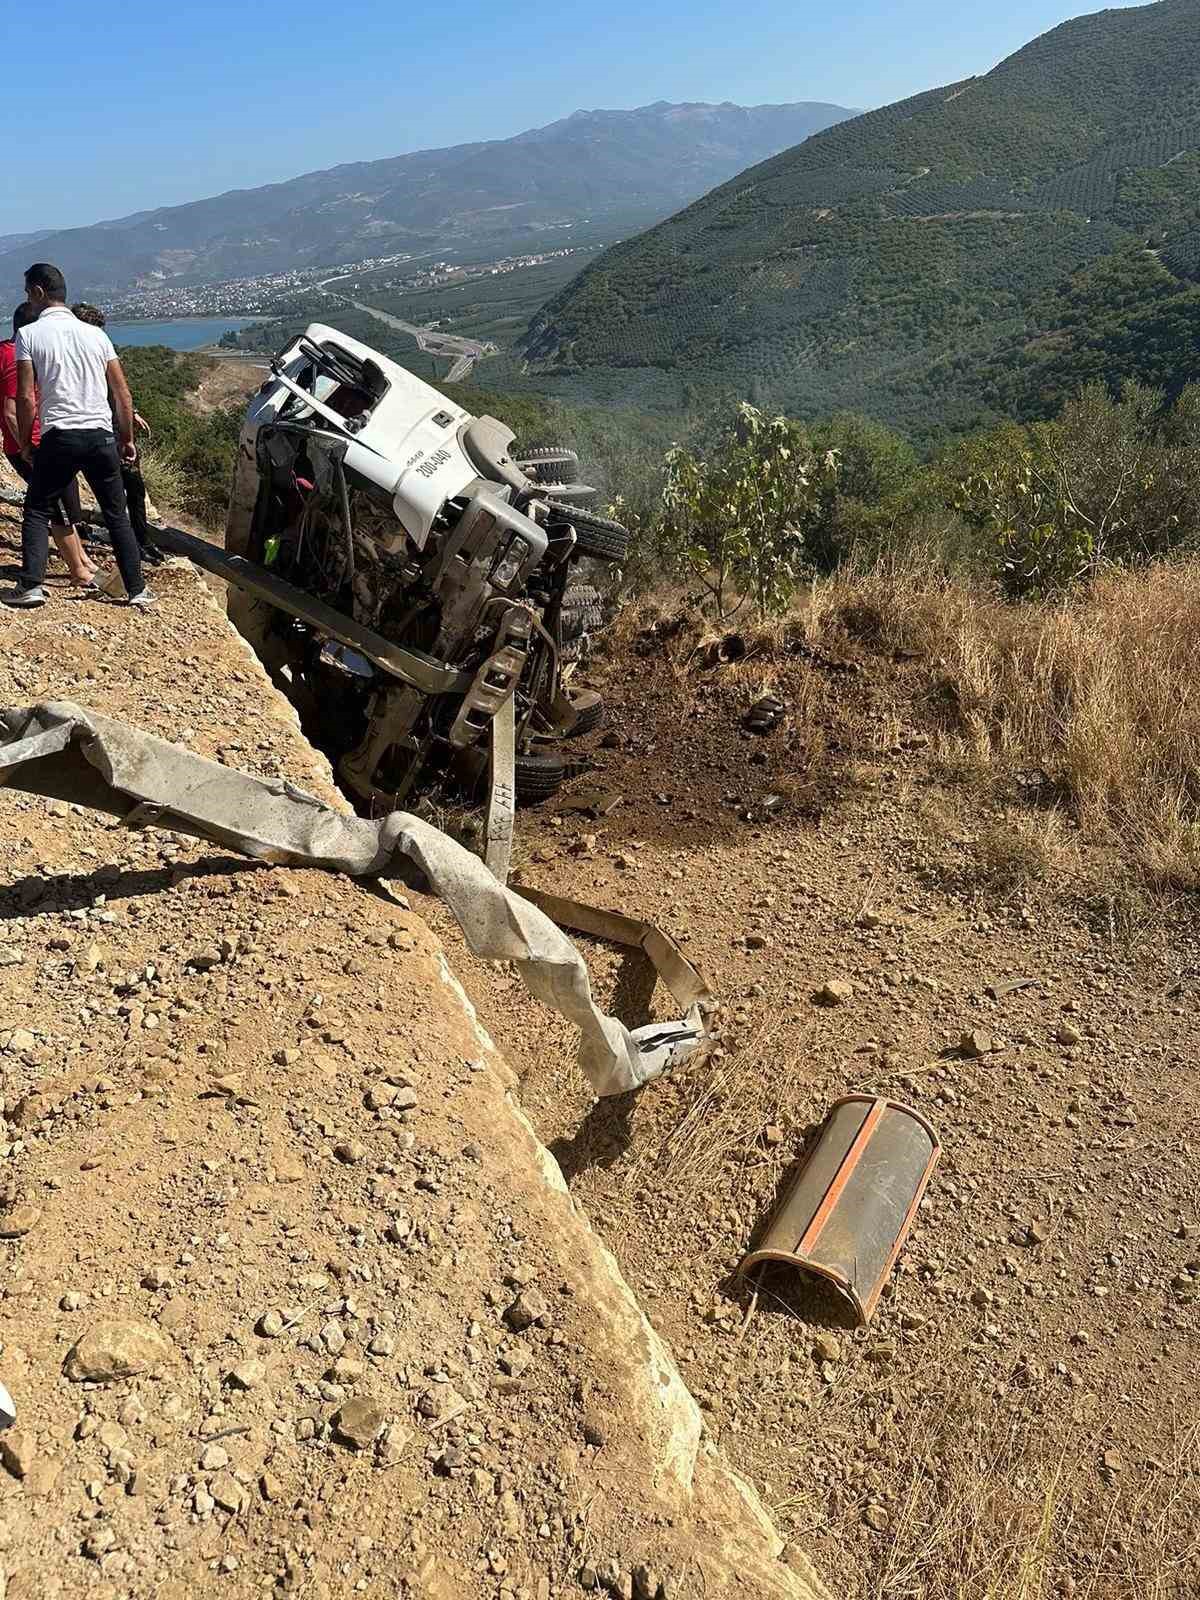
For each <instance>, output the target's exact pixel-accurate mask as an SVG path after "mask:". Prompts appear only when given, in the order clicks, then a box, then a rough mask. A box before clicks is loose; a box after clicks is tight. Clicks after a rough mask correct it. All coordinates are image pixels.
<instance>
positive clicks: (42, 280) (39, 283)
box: [25, 261, 67, 300]
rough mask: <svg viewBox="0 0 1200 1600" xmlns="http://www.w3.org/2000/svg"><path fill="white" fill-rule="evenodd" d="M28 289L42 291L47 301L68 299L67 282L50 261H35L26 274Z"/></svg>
mask: <svg viewBox="0 0 1200 1600" xmlns="http://www.w3.org/2000/svg"><path fill="white" fill-rule="evenodd" d="M25 287H26V289H40V290H41V291H42V293H43V294H44V295H45V296H46V299H47V300H65V299H66V298H67V280H66V279H65V278H64V277H63V275H62V273H61V272H60V271H59V270H58V268H57V267H52V266H51V265H50V263H49V262H48V261H35V262H34V264H33V265H32V266H31V267H30V268H29V270H28V271H27V272H26V274H25Z"/></svg>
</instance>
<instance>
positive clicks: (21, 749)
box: [0, 700, 708, 1097]
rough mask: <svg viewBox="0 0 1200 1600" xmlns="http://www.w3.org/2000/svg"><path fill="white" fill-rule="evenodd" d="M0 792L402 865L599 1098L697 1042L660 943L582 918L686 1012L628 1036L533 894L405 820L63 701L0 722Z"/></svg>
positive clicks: (266, 845) (305, 860)
mask: <svg viewBox="0 0 1200 1600" xmlns="http://www.w3.org/2000/svg"><path fill="white" fill-rule="evenodd" d="M0 785H5V786H7V787H9V788H13V789H19V790H23V791H25V792H27V793H31V794H41V795H48V796H50V797H52V798H54V799H59V800H68V801H72V802H74V803H75V804H78V805H85V806H88V807H90V808H92V809H94V810H97V811H104V812H107V813H109V814H110V815H112V816H117V817H120V818H121V819H122V820H123V821H124V822H125V823H126V824H127V825H128V826H130V827H145V826H158V827H162V828H168V829H172V830H174V831H175V832H178V833H184V834H188V835H190V836H191V837H192V838H196V839H203V840H205V841H207V842H209V843H212V844H218V845H221V846H222V847H223V848H225V849H229V850H233V851H236V852H237V853H238V854H239V855H243V856H247V857H249V858H250V859H251V860H255V861H265V862H270V863H272V864H275V865H279V866H296V867H318V868H324V869H325V870H327V871H331V872H345V873H348V874H349V875H350V876H352V877H356V878H371V877H383V876H387V875H389V873H391V872H392V871H394V870H396V869H397V868H398V867H399V866H400V865H401V864H402V863H404V862H407V863H410V864H411V865H412V866H415V867H416V868H418V869H419V870H420V871H421V872H422V873H423V874H424V876H425V878H426V879H427V880H428V882H429V884H430V886H431V888H432V890H433V892H434V893H435V894H437V895H438V896H439V898H441V899H442V900H444V901H445V902H446V904H447V906H448V907H449V909H450V910H451V912H452V913H453V914H454V916H455V918H456V920H457V921H458V924H459V926H460V927H461V928H462V931H463V934H464V936H465V937H466V941H467V944H468V945H469V947H470V949H471V950H472V952H473V953H474V954H475V955H477V956H480V957H482V958H483V959H485V960H489V961H511V962H513V963H514V965H515V966H516V968H517V971H518V972H519V973H520V975H521V978H522V979H523V981H524V983H525V986H526V988H527V989H528V990H529V992H530V994H531V995H533V997H534V998H535V999H536V1000H540V1001H541V1002H543V1003H544V1004H546V1005H549V1006H552V1007H554V1009H555V1010H556V1011H558V1012H560V1013H561V1014H562V1015H563V1016H564V1017H566V1018H567V1019H568V1020H569V1021H570V1022H573V1023H574V1024H575V1025H576V1027H578V1029H579V1031H580V1045H579V1065H580V1068H581V1069H582V1071H583V1073H584V1075H585V1076H586V1077H587V1079H588V1082H589V1083H590V1084H591V1086H592V1088H593V1089H594V1091H595V1092H596V1094H597V1095H598V1096H601V1097H605V1096H609V1095H618V1094H627V1093H629V1092H630V1091H631V1090H634V1089H640V1088H641V1087H642V1086H643V1085H644V1084H646V1083H649V1082H651V1080H653V1079H654V1078H657V1077H658V1076H659V1075H660V1074H661V1073H663V1072H664V1071H665V1070H666V1069H667V1068H668V1067H671V1066H674V1065H675V1064H677V1063H678V1062H680V1061H683V1060H685V1059H686V1058H687V1057H689V1056H690V1055H692V1054H693V1053H694V1052H695V1051H696V1050H697V1049H698V1048H699V1047H700V1046H701V1045H702V1044H703V1043H704V1042H705V1041H706V1039H707V1032H706V1026H705V1015H706V1011H707V1009H708V994H707V990H706V989H705V988H704V985H703V983H702V981H701V980H700V979H699V977H698V975H697V974H695V972H694V969H692V968H691V967H690V966H689V965H688V963H687V962H686V961H685V960H684V958H683V956H682V954H681V952H679V950H678V948H677V947H676V946H675V945H674V944H673V943H672V942H671V941H670V940H669V939H668V938H667V936H666V935H665V934H663V933H661V932H660V931H659V930H657V929H651V928H650V927H649V926H648V925H647V924H643V923H636V922H634V921H633V920H632V919H629V918H620V917H618V916H617V914H616V913H591V915H593V916H597V917H600V918H602V919H603V918H605V917H607V918H610V919H612V925H611V928H610V931H609V932H608V933H607V934H606V933H605V931H604V929H603V928H602V927H601V926H599V925H597V926H596V931H597V932H598V933H599V934H600V936H601V937H614V936H615V937H616V938H617V940H618V942H620V943H626V944H633V945H636V946H638V947H639V948H641V949H643V950H644V951H645V953H646V954H647V956H648V958H649V959H650V960H651V961H652V962H653V963H654V965H655V968H656V970H657V971H658V972H659V973H660V975H662V976H663V978H664V981H665V982H666V984H667V987H668V988H669V989H670V990H671V991H672V993H677V995H678V997H680V1003H681V1004H683V1005H686V1008H687V1014H686V1015H685V1016H684V1017H683V1018H682V1019H681V1020H680V1021H678V1022H675V1023H667V1024H664V1023H651V1024H648V1025H647V1026H645V1027H640V1028H635V1029H630V1028H627V1027H626V1026H625V1025H624V1023H622V1022H620V1021H618V1019H617V1018H616V1017H610V1016H606V1015H605V1014H604V1013H603V1012H602V1011H601V1010H600V1008H599V1007H598V1006H597V1005H596V1002H595V1000H594V999H593V997H592V990H591V982H590V980H589V977H588V971H587V967H586V965H585V964H584V961H583V958H582V957H581V955H580V954H579V952H578V950H576V948H575V946H574V945H573V944H572V943H571V941H570V940H569V939H568V938H567V937H566V935H565V934H564V933H563V932H562V931H561V930H560V929H559V928H558V927H556V926H555V923H554V922H553V921H552V920H551V917H550V916H548V915H547V914H546V912H545V911H543V910H540V909H539V908H538V906H537V905H536V904H534V903H533V898H532V894H531V895H530V896H523V895H521V894H518V893H517V892H515V891H514V890H511V889H508V888H506V887H505V886H504V885H503V884H502V883H500V882H499V881H498V880H497V879H496V878H495V876H494V875H493V874H492V873H491V872H490V871H489V870H488V868H487V867H486V866H485V864H484V863H483V862H482V861H480V860H479V859H478V858H477V857H476V856H474V855H472V854H471V853H470V851H468V850H465V849H464V848H463V847H462V846H461V845H459V844H456V843H455V842H454V840H452V839H450V838H448V837H447V835H446V834H444V833H442V832H440V831H439V830H438V829H437V828H434V827H432V826H431V825H430V824H429V823H427V822H423V821H422V820H421V819H420V818H419V817H415V816H412V815H411V814H410V813H408V812H404V811H398V812H393V813H392V814H391V815H390V816H387V817H384V818H382V819H381V820H379V821H367V820H366V819H364V818H362V817H355V816H347V815H345V814H344V813H342V812H340V811H337V810H335V809H334V808H333V807H332V806H329V805H326V804H325V803H324V802H323V801H321V800H318V799H316V798H315V797H314V796H312V795H310V794H306V793H305V792H304V791H303V790H301V789H298V788H296V787H294V786H293V785H292V784H290V783H287V782H284V781H282V780H278V779H269V778H261V777H256V776H255V775H254V774H252V773H247V772H239V771H236V770H235V769H233V768H231V767H225V766H222V765H221V764H220V763H219V762H215V761H209V760H206V759H205V758H204V757H203V756H198V755H195V754H194V753H193V752H192V751H190V750H185V749H182V748H181V747H180V746H178V745H173V744H170V743H168V741H167V740H165V739H159V738H157V737H155V736H154V735H153V734H149V733H145V732H143V731H142V730H140V729H137V728H132V727H130V726H129V725H128V724H127V723H124V722H118V721H116V720H115V719H113V718H110V717H103V716H99V715H97V714H95V713H93V712H90V711H86V710H84V709H83V708H82V707H81V706H78V705H75V704H74V703H73V702H72V701H69V700H54V701H45V702H43V703H42V704H40V705H35V706H30V707H26V708H17V709H10V710H6V711H0ZM543 903H545V902H544V901H543ZM562 904H563V905H564V906H566V907H568V908H569V907H570V906H571V904H572V903H569V902H563V903H562ZM574 909H575V910H576V911H578V912H580V913H582V912H584V911H585V910H586V908H583V907H575V908H574ZM576 925H577V926H578V925H579V924H578V923H576ZM588 931H591V930H588ZM689 974H691V976H690V977H689V976H688V975H689Z"/></svg>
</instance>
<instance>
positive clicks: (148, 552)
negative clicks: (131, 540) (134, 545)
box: [142, 544, 167, 567]
mask: <svg viewBox="0 0 1200 1600" xmlns="http://www.w3.org/2000/svg"><path fill="white" fill-rule="evenodd" d="M166 559H167V552H166V551H165V550H160V549H159V547H158V545H156V544H146V545H143V546H142V560H143V561H144V562H145V563H146V565H147V566H149V567H161V566H162V564H163V562H164V561H165V560H166Z"/></svg>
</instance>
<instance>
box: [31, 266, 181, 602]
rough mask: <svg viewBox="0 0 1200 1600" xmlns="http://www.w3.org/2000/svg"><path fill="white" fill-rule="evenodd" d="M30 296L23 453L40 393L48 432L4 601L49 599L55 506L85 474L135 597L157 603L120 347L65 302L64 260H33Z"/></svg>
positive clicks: (38, 456)
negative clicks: (128, 486) (133, 472)
mask: <svg viewBox="0 0 1200 1600" xmlns="http://www.w3.org/2000/svg"><path fill="white" fill-rule="evenodd" d="M25 297H26V299H27V300H28V301H29V303H30V305H31V306H33V308H34V309H35V310H36V311H37V313H38V318H37V321H36V322H32V323H29V324H28V325H27V326H26V327H24V328H22V329H21V330H20V332H19V333H18V335H17V345H16V360H17V429H18V436H19V442H20V445H21V453H22V455H26V456H28V454H29V452H30V450H31V447H32V439H33V426H34V421H35V419H36V417H37V415H38V396H39V392H40V397H41V422H42V438H41V443H40V444H39V446H38V449H37V454H36V455H35V456H33V457H32V462H33V465H32V471H31V473H30V479H29V487H28V488H27V489H26V491H25V516H24V520H23V522H22V525H21V576H20V579H19V580H18V583H17V587H16V588H15V589H10V590H9V591H8V592H7V593H6V594H0V601H3V603H4V604H5V605H7V606H40V605H44V604H45V602H46V590H45V588H44V586H43V585H44V579H45V576H46V562H47V560H48V558H49V552H50V517H51V511H52V508H53V505H54V502H55V500H56V499H57V498H58V496H59V495H61V494H62V492H63V490H64V489H65V488H66V487H67V485H68V484H69V483H70V482H71V480H72V479H73V478H74V477H75V474H76V473H81V474H82V476H83V478H84V480H85V481H86V482H87V484H88V485H89V487H90V488H91V491H92V493H93V494H94V495H95V496H96V501H97V504H98V505H99V507H100V512H101V515H102V516H103V518H104V524H105V526H106V527H107V529H108V536H109V538H110V539H111V540H112V546H113V551H114V553H115V555H116V558H117V566H118V568H119V569H120V573H121V579H122V582H123V583H124V585H125V592H126V594H127V595H128V597H129V604H130V605H131V606H135V607H138V608H143V607H146V606H150V605H152V604H153V601H152V599H151V597H150V594H149V592H148V590H147V589H146V584H145V581H144V579H143V578H142V563H141V557H140V555H139V552H138V545H137V540H136V538H135V537H134V533H133V529H132V527H131V526H130V522H129V511H128V508H127V507H126V504H125V490H124V488H123V486H122V483H121V461H122V459H124V460H127V461H136V459H137V449H136V447H135V445H134V442H133V401H132V400H131V399H130V396H129V385H128V383H127V382H126V381H125V374H124V372H123V371H122V370H121V363H120V362H119V361H118V360H117V352H116V351H115V350H114V349H113V346H112V341H111V340H110V339H109V337H108V335H107V334H106V333H105V332H104V331H103V329H101V328H91V327H89V326H88V325H87V323H85V322H80V321H79V320H78V319H77V318H76V317H75V316H74V315H73V314H72V312H71V310H70V309H69V307H68V306H67V303H66V300H67V285H66V280H65V279H64V277H63V275H62V273H61V272H60V271H59V270H58V268H57V267H52V266H50V265H49V264H48V263H46V262H39V263H37V264H36V265H35V266H32V267H30V269H29V271H28V272H27V273H26V274H25ZM110 393H111V397H112V404H111V407H110V404H109V396H110ZM114 420H115V422H116V428H117V433H118V434H119V436H120V451H121V453H120V455H118V453H117V441H116V439H115V438H114V436H113V423H114Z"/></svg>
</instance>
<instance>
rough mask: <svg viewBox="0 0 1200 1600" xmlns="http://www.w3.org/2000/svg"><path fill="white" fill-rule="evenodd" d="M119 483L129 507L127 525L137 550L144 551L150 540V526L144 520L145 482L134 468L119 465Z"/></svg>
mask: <svg viewBox="0 0 1200 1600" xmlns="http://www.w3.org/2000/svg"><path fill="white" fill-rule="evenodd" d="M121 482H122V483H123V484H124V486H125V504H126V505H127V506H128V507H129V523H130V526H131V527H132V528H133V537H134V538H135V539H136V540H137V542H138V549H139V550H145V548H146V546H147V545H148V544H149V543H150V542H151V540H150V524H149V522H148V521H147V519H146V480H145V478H143V477H142V475H141V473H140V472H139V471H138V469H137V468H136V467H131V466H129V465H128V464H127V463H126V462H124V461H122V463H121Z"/></svg>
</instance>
